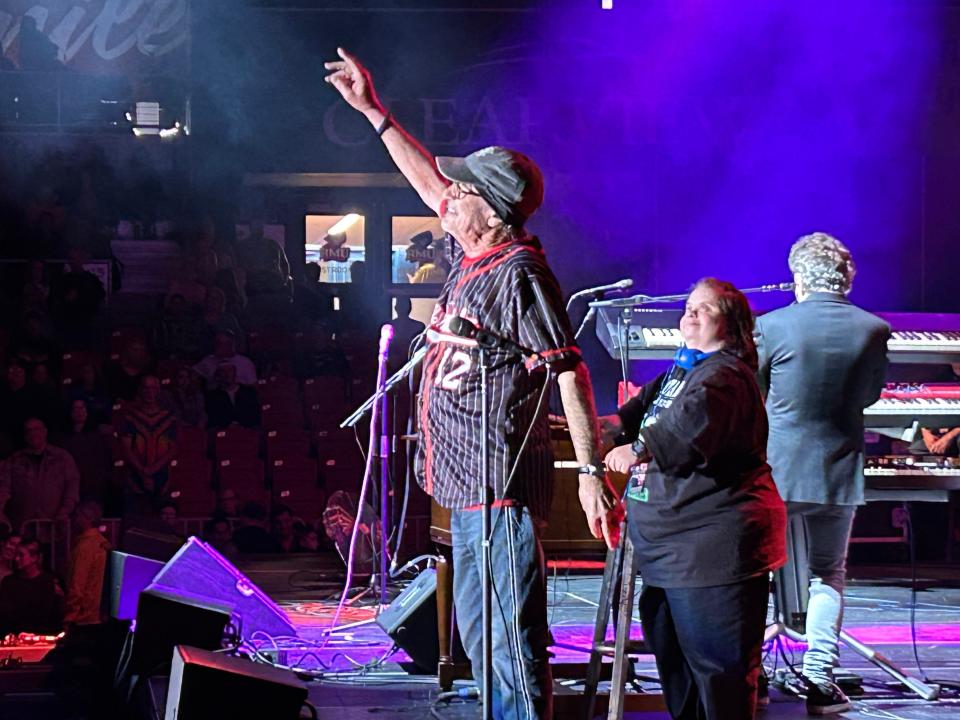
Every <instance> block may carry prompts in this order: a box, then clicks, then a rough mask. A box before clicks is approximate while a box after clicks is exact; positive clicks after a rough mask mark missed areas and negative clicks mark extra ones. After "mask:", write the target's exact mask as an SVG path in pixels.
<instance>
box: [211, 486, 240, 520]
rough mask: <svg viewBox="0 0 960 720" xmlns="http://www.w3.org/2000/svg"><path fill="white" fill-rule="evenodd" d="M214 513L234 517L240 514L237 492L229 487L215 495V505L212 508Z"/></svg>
mask: <svg viewBox="0 0 960 720" xmlns="http://www.w3.org/2000/svg"><path fill="white" fill-rule="evenodd" d="M213 514H214V515H222V516H223V517H226V518H235V517H237V516H238V515H239V514H240V501H239V500H237V494H236V493H235V492H234V491H233V490H232V489H231V488H224V489H223V490H221V491H220V495H219V496H218V497H217V507H216V508H214V511H213Z"/></svg>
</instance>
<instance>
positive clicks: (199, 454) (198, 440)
mask: <svg viewBox="0 0 960 720" xmlns="http://www.w3.org/2000/svg"><path fill="white" fill-rule="evenodd" d="M206 457H207V431H206V430H204V429H202V428H197V427H191V426H189V425H181V426H180V428H179V429H178V430H177V458H178V459H180V460H188V459H189V460H195V459H206Z"/></svg>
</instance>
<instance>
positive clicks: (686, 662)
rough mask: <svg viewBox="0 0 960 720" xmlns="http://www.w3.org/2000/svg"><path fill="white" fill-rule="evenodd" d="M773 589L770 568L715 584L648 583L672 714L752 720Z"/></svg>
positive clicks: (656, 650)
mask: <svg viewBox="0 0 960 720" xmlns="http://www.w3.org/2000/svg"><path fill="white" fill-rule="evenodd" d="M769 592H770V579H769V577H768V576H767V573H764V574H763V575H762V576H759V577H755V578H751V579H750V580H745V581H743V582H739V583H734V584H732V585H716V586H713V587H697V588H659V587H653V586H651V585H646V584H645V585H644V586H643V591H642V592H641V593H640V620H641V622H642V623H643V637H644V640H645V642H646V644H647V646H648V647H649V648H650V649H651V650H653V654H654V656H656V659H657V671H658V672H659V674H660V686H661V687H662V688H663V699H664V702H665V703H666V705H667V710H669V711H670V717H671V718H673V719H674V720H753V716H754V712H755V710H756V704H757V676H758V675H759V674H760V650H761V646H762V644H763V626H764V619H765V618H766V614H767V599H768V595H769Z"/></svg>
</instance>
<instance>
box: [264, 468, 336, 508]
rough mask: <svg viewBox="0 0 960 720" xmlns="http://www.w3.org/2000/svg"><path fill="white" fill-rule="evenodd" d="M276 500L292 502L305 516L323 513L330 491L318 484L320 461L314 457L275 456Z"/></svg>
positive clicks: (274, 482) (291, 504)
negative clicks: (280, 457)
mask: <svg viewBox="0 0 960 720" xmlns="http://www.w3.org/2000/svg"><path fill="white" fill-rule="evenodd" d="M271 473H272V475H273V501H274V502H275V503H282V504H284V505H289V506H290V508H291V509H292V510H293V513H294V515H297V516H299V517H304V518H316V517H320V515H321V514H322V513H323V506H324V502H325V500H326V493H325V492H324V490H323V489H322V488H321V487H320V486H319V485H318V484H317V461H316V460H314V459H313V458H298V459H287V460H282V459H281V460H275V461H274V462H273V466H272V468H271Z"/></svg>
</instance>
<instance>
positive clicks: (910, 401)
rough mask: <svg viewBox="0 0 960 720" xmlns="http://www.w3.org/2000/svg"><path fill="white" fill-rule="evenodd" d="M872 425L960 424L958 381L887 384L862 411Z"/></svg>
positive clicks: (939, 425) (959, 386)
mask: <svg viewBox="0 0 960 720" xmlns="http://www.w3.org/2000/svg"><path fill="white" fill-rule="evenodd" d="M863 417H864V421H865V422H866V424H867V425H868V426H869V427H871V428H888V427H895V428H899V427H903V428H906V427H910V426H911V425H912V424H913V423H914V422H916V423H917V424H918V425H920V426H922V427H956V426H957V425H960V385H956V384H948V383H941V384H937V385H903V384H897V385H888V386H887V387H886V389H884V390H883V392H882V393H881V395H880V399H879V400H877V402H875V403H874V404H873V405H871V406H870V407H868V408H866V409H865V410H864V411H863Z"/></svg>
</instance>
